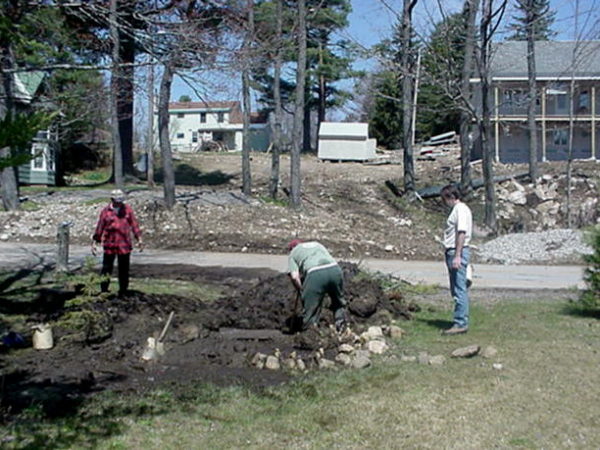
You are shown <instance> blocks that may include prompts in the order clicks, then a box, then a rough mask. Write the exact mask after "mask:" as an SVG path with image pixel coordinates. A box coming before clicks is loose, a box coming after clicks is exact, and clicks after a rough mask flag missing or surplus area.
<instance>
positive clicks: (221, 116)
mask: <svg viewBox="0 0 600 450" xmlns="http://www.w3.org/2000/svg"><path fill="white" fill-rule="evenodd" d="M217 122H219V123H223V122H225V113H224V112H222V111H221V112H218V113H217Z"/></svg>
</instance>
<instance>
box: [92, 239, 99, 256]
mask: <svg viewBox="0 0 600 450" xmlns="http://www.w3.org/2000/svg"><path fill="white" fill-rule="evenodd" d="M97 254H98V249H97V248H96V241H92V255H94V256H96V255H97Z"/></svg>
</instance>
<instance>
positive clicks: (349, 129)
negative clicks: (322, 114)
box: [319, 122, 377, 161]
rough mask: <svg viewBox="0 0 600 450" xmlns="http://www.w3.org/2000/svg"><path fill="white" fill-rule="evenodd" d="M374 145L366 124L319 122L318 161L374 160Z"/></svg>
mask: <svg viewBox="0 0 600 450" xmlns="http://www.w3.org/2000/svg"><path fill="white" fill-rule="evenodd" d="M376 145H377V141H376V140H375V139H369V124H368V123H347V122H321V127H320V129H319V159H329V160H341V161H366V160H368V159H373V158H375V146H376Z"/></svg>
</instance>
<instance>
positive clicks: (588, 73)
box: [491, 41, 600, 79]
mask: <svg viewBox="0 0 600 450" xmlns="http://www.w3.org/2000/svg"><path fill="white" fill-rule="evenodd" d="M573 62H574V64H573ZM535 70H536V73H537V78H538V79H539V78H550V79H556V78H561V77H571V75H573V76H574V77H576V78H592V77H600V41H536V42H535ZM491 74H492V77H493V78H525V79H526V78H527V42H526V41H505V42H499V43H495V44H493V46H492V57H491Z"/></svg>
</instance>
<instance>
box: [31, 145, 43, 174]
mask: <svg viewBox="0 0 600 450" xmlns="http://www.w3.org/2000/svg"><path fill="white" fill-rule="evenodd" d="M44 150H45V146H44V145H41V144H33V145H32V146H31V154H32V155H33V159H32V160H31V169H32V170H46V158H45V156H46V155H45V152H44Z"/></svg>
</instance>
